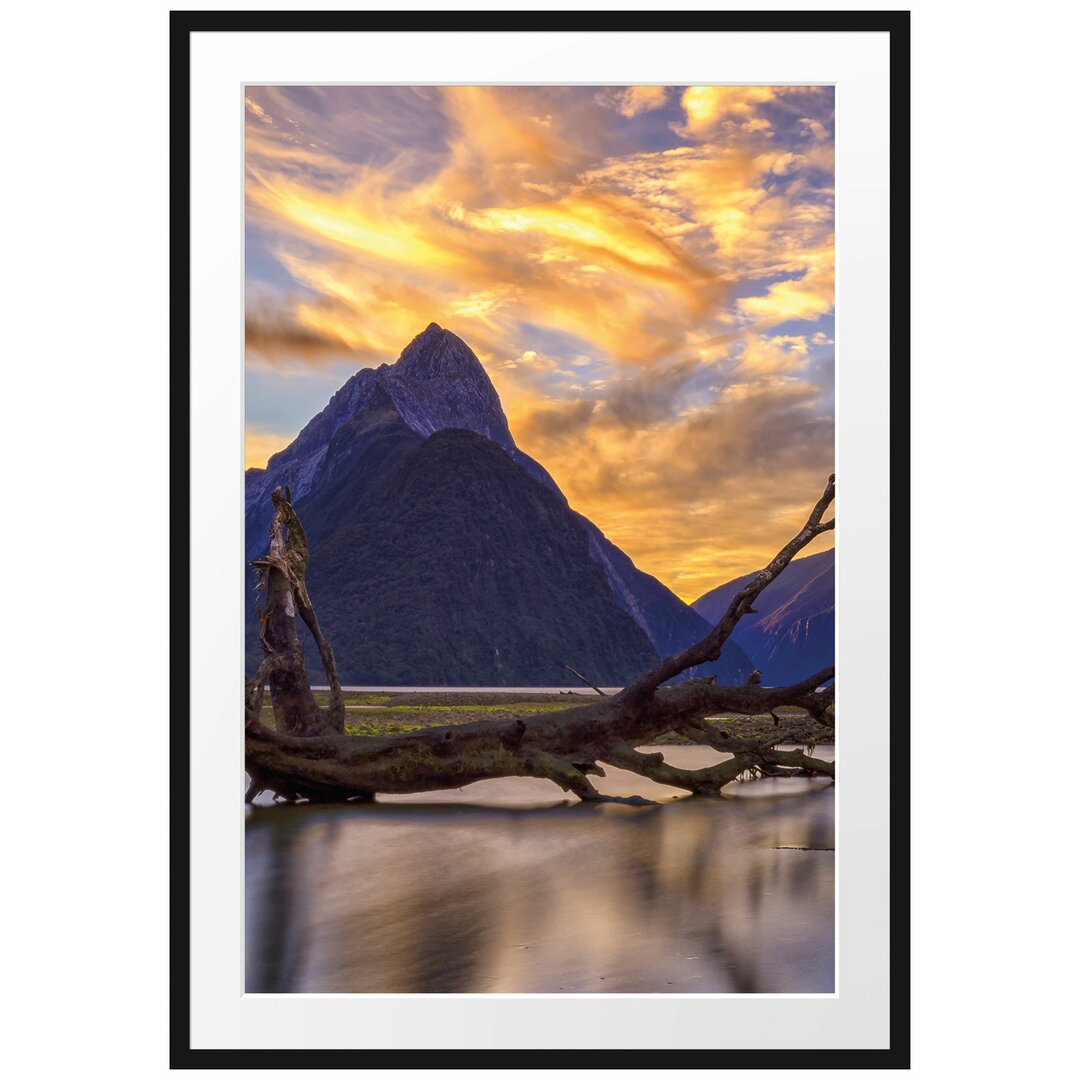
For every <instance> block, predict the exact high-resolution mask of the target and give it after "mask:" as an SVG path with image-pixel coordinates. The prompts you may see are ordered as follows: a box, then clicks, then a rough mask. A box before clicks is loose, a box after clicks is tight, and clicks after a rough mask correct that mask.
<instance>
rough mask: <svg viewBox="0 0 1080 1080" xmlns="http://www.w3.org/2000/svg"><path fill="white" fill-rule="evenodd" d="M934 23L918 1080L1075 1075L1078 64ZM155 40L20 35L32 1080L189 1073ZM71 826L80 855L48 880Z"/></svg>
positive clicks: (21, 984) (1021, 32)
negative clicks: (170, 1021) (173, 947)
mask: <svg viewBox="0 0 1080 1080" xmlns="http://www.w3.org/2000/svg"><path fill="white" fill-rule="evenodd" d="M176 6H179V7H188V6H191V7H197V8H208V7H219V6H220V7H229V8H232V7H237V6H244V5H238V4H235V3H225V4H213V3H196V4H191V5H187V4H177V5H176ZM251 6H252V7H255V8H263V9H265V8H277V7H282V8H289V7H293V6H295V5H293V4H272V3H265V4H258V5H251ZM319 6H320V7H324V8H331V7H338V6H349V7H355V6H356V5H355V4H353V5H339V4H334V3H328V2H323V3H320V5H319ZM373 6H376V7H379V8H392V7H405V6H408V5H404V4H400V3H391V2H385V3H379V4H376V5H373ZM424 6H426V7H432V8H434V7H446V8H450V9H453V8H456V7H459V6H466V5H462V4H454V3H446V4H427V5H424ZM467 6H470V7H474V8H490V9H492V10H499V9H505V8H507V7H511V6H519V5H512V4H509V3H505V2H503V3H493V4H479V3H473V4H471V5H467ZM520 6H522V7H525V6H527V7H531V8H537V9H539V8H547V7H550V8H553V9H558V8H563V7H566V6H568V5H560V4H544V3H538V2H534V3H530V4H527V5H520ZM588 6H590V7H594V8H601V7H607V6H610V7H611V8H612V9H613V10H616V11H617V10H625V9H628V8H641V9H643V10H647V9H649V8H653V7H656V6H658V5H656V4H655V2H653V3H649V2H646V3H632V2H630V0H622V2H619V3H616V4H612V5H605V4H602V3H599V2H594V3H591V4H589V5H588ZM677 6H678V7H680V8H696V7H703V8H710V9H713V8H716V7H719V6H723V7H733V8H743V7H758V6H762V7H768V6H769V5H756V4H733V5H716V4H695V3H691V2H689V0H684V2H682V3H680V4H679V5H677ZM777 6H779V7H783V8H804V7H805V8H809V9H820V8H834V7H835V8H845V7H850V6H853V5H850V4H843V3H840V4H829V3H821V2H818V3H810V4H799V3H794V2H791V0H785V3H783V4H781V5H777ZM860 6H862V7H892V6H894V5H892V4H887V3H886V4H863V5H860ZM912 7H913V8H914V22H913V31H914V39H913V49H914V62H913V79H914V111H913V131H914V149H913V171H914V203H913V212H914V225H915V240H914V255H915V271H914V305H913V309H914V320H913V329H914V355H913V365H912V367H913V388H914V395H915V400H914V410H913V438H914V454H913V492H914V499H915V503H914V520H913V539H914V562H913V573H914V580H915V592H914V613H915V633H914V656H913V660H914V668H915V672H916V675H915V681H914V695H915V715H914V738H915V744H916V746H917V747H920V748H922V749H923V752H924V755H925V754H926V752H927V748H928V747H929V746H930V745H934V746H937V747H941V746H943V745H944V744H945V743H946V742H947V741H951V740H955V745H957V746H958V747H961V748H962V752H960V751H958V752H957V754H956V756H955V757H950V758H944V757H941V756H939V757H938V758H937V760H936V761H934V762H931V761H930V760H929V758H928V757H925V756H924V757H923V758H922V762H923V763H922V764H916V765H915V767H914V770H913V771H914V774H915V780H914V786H913V796H914V801H915V813H914V821H913V828H914V833H913V840H914V852H915V878H914V896H913V902H914V936H915V948H914V977H915V998H914V1011H913V1019H914V1069H913V1071H914V1073H915V1074H916V1076H918V1077H920V1078H923V1077H938V1076H941V1077H947V1076H953V1075H998V1074H1012V1073H1015V1072H1016V1071H1018V1070H1021V1069H1022V1070H1024V1071H1027V1072H1035V1071H1041V1072H1043V1073H1046V1074H1048V1075H1058V1074H1059V1073H1061V1072H1062V1066H1061V1064H1060V1062H1061V1061H1062V1060H1063V1059H1064V1060H1068V1058H1069V1057H1071V1056H1072V1050H1071V1047H1070V1046H1069V1045H1068V1040H1069V1036H1070V1034H1071V1025H1070V1024H1069V1023H1068V1021H1069V1020H1071V1010H1070V1015H1067V1013H1066V1009H1067V1005H1068V1003H1069V1001H1070V997H1071V995H1072V993H1073V983H1074V979H1073V968H1074V964H1075V959H1076V950H1075V945H1073V944H1071V943H1072V941H1073V940H1074V934H1073V925H1074V923H1075V914H1074V910H1073V908H1074V906H1075V896H1071V897H1070V896H1069V894H1068V890H1067V887H1066V884H1065V877H1064V874H1065V871H1066V870H1067V869H1068V868H1069V867H1070V866H1071V864H1072V863H1073V861H1074V842H1075V836H1074V833H1075V828H1076V826H1075V819H1076V813H1075V799H1073V798H1072V797H1071V795H1070V790H1069V789H1070V777H1069V775H1068V768H1069V765H1070V760H1069V756H1068V753H1067V750H1062V749H1058V746H1059V745H1061V746H1066V747H1067V743H1066V742H1065V739H1066V738H1067V735H1068V733H1069V729H1070V727H1071V720H1072V716H1071V711H1070V705H1071V701H1070V696H1069V695H1062V694H1061V693H1060V692H1058V691H1057V687H1058V686H1059V685H1061V684H1063V683H1064V682H1065V679H1066V678H1067V677H1068V675H1069V674H1070V673H1071V665H1070V664H1069V661H1070V659H1071V656H1070V655H1068V654H1070V653H1071V651H1072V650H1071V648H1070V646H1071V645H1072V642H1073V639H1075V630H1074V626H1073V623H1074V616H1073V612H1074V610H1075V607H1076V603H1075V601H1076V596H1075V584H1074V581H1075V574H1074V573H1073V571H1072V569H1071V544H1070V541H1071V535H1070V533H1069V531H1068V525H1070V524H1071V517H1072V515H1071V514H1069V513H1068V511H1069V510H1070V509H1071V507H1070V503H1071V501H1072V500H1071V499H1070V497H1069V492H1070V484H1069V481H1070V480H1071V479H1072V477H1071V475H1070V474H1071V472H1072V469H1071V468H1070V466H1071V464H1072V462H1073V461H1074V460H1075V457H1076V452H1075V440H1074V428H1075V426H1076V425H1075V422H1074V421H1073V417H1072V415H1071V414H1072V411H1073V401H1074V399H1075V395H1076V376H1075V357H1076V351H1077V350H1076V344H1075V341H1074V337H1075V331H1074V329H1073V325H1072V324H1073V319H1072V312H1073V309H1074V306H1075V301H1074V297H1075V293H1076V277H1077V275H1076V272H1075V268H1074V265H1073V261H1074V258H1075V252H1076V251H1077V239H1078V237H1077V232H1078V227H1077V215H1076V211H1075V208H1074V207H1073V205H1072V204H1073V201H1074V198H1075V196H1074V195H1073V189H1074V187H1075V184H1074V181H1073V176H1074V172H1073V168H1072V165H1073V159H1074V158H1075V149H1074V144H1075V139H1074V136H1073V129H1074V121H1073V115H1072V114H1073V96H1074V93H1073V89H1072V86H1071V83H1070V81H1069V80H1070V76H1071V73H1072V70H1073V67H1074V60H1073V52H1074V47H1073V43H1074V41H1075V38H1074V37H1073V35H1072V34H1070V33H1069V30H1070V29H1072V28H1071V27H1069V26H1067V25H1066V21H1065V20H1066V16H1065V15H1064V14H1063V11H1064V10H1065V9H1063V8H1062V6H1061V5H1057V4H1054V5H1051V4H1049V3H1044V2H1028V3H1026V4H1024V5H1023V7H1022V8H1020V7H1018V6H1017V5H1013V4H1009V5H1005V4H981V5H975V4H962V3H959V2H948V0H935V2H933V3H930V2H921V3H914V4H912ZM167 33H168V17H167V7H166V6H165V5H162V4H160V3H158V2H157V0H152V2H147V0H141V2H134V0H131V2H126V3H121V2H118V0H100V2H99V3H97V4H75V3H61V2H56V3H53V4H51V5H48V6H45V5H42V6H39V7H31V6H29V5H23V6H19V7H17V8H14V9H12V10H11V11H8V12H6V13H5V26H4V33H3V35H0V78H2V79H3V82H4V90H5V93H4V96H3V101H4V104H5V109H4V124H3V129H2V135H0V138H2V145H3V147H4V152H3V161H4V164H3V168H2V169H0V186H2V195H3V198H2V202H0V208H2V213H3V227H2V231H0V237H2V240H0V275H2V276H3V283H2V286H0V303H2V305H3V311H4V318H3V331H4V333H3V338H2V356H3V358H4V361H5V362H4V364H3V369H2V370H3V374H2V382H0V440H2V452H3V456H2V460H4V462H5V463H6V465H7V470H6V473H5V475H4V477H3V490H4V508H5V511H6V517H7V521H5V522H4V528H3V530H2V535H3V540H0V546H2V556H0V557H2V559H3V561H2V563H0V566H2V567H3V568H4V570H5V577H4V583H3V584H4V590H5V593H6V598H7V602H8V619H7V620H6V637H7V639H8V641H9V642H10V644H9V646H8V647H9V648H10V647H12V646H14V648H15V649H16V650H17V652H18V659H17V662H15V663H14V664H5V670H6V672H7V678H8V679H10V680H13V682H14V684H15V686H14V690H13V691H12V690H10V689H8V690H7V692H6V693H5V695H4V697H3V704H4V708H3V710H2V712H0V723H2V724H3V730H4V732H5V736H6V737H7V739H8V744H7V745H6V746H5V747H4V761H5V770H4V772H5V783H4V785H3V788H2V789H0V794H2V796H3V797H4V798H5V802H6V808H7V811H8V813H7V822H6V825H7V827H6V829H5V831H4V840H5V847H6V855H7V858H6V860H5V871H6V873H5V881H6V889H5V899H6V900H7V905H6V906H7V908H8V911H7V914H6V918H5V925H6V927H7V928H8V930H9V939H8V942H7V945H6V949H5V955H4V969H5V976H6V977H5V978H4V979H3V981H2V987H3V989H2V993H3V994H4V996H5V998H6V999H8V1000H7V1002H6V1004H5V1019H6V1020H7V1023H6V1025H5V1027H6V1028H7V1031H8V1037H7V1041H6V1046H5V1051H6V1053H5V1057H6V1058H7V1059H9V1060H11V1061H13V1063H14V1066H15V1074H16V1075H20V1076H57V1075H66V1074H77V1073H84V1072H90V1071H94V1072H96V1071H97V1070H98V1069H102V1070H104V1069H108V1070H109V1071H110V1072H111V1073H112V1074H113V1075H114V1076H116V1077H117V1078H126V1077H139V1078H142V1077H153V1076H158V1075H161V1074H163V1073H164V1072H165V1071H166V1068H167V1050H166V1043H167V1038H166V1037H167V1012H166V999H167V969H166V959H167V951H166V946H167V942H166V926H167V922H166V920H167V913H168V892H167V880H166V869H167V832H166V829H167V815H168V813H169V809H170V804H169V797H170V793H169V791H168V788H167V741H166V739H167V730H166V720H167V664H168V627H167V613H168V609H167V555H168V552H167V488H166V477H167V471H166V470H167V438H168V411H167V410H168V400H167V385H166V366H165V364H166V357H167V351H168V341H167V325H168V310H167V304H168V233H167V211H168V173H167V152H168V142H167V139H168V131H167V119H168V112H167V107H168V88H167V77H168V57H167ZM1071 486H1075V482H1074V483H1073V485H1071ZM83 603H85V604H86V605H87V607H86V608H77V607H76V605H77V604H83ZM91 608H92V611H93V614H92V616H90V617H84V616H81V615H79V614H78V611H80V610H90V609H91ZM1013 626H1017V627H1019V632H1014V631H1013V629H1012V628H1013ZM121 661H122V662H121ZM121 681H122V687H121V688H119V689H118V687H119V686H121ZM113 728H115V729H117V730H119V731H120V732H122V734H123V741H122V742H120V741H116V740H112V739H109V738H108V737H107V734H106V733H107V732H108V730H110V729H113ZM1059 731H1060V733H1061V740H1060V743H1059V742H1058V741H1057V740H1050V739H1048V738H1047V734H1048V733H1050V734H1056V733H1057V732H1059ZM54 743H55V746H56V749H53V745H54ZM1044 747H1045V749H1044ZM1058 761H1060V762H1061V765H1060V767H1059V766H1058V765H1057V762H1058ZM949 768H954V769H955V775H954V776H953V777H951V778H950V777H949V776H948V774H947V770H948V769H949ZM177 809H178V811H181V812H182V811H183V809H184V808H183V806H178V807H177ZM76 826H78V827H82V828H84V829H85V834H84V842H82V843H80V844H79V845H78V846H77V847H76V848H74V849H70V848H68V849H64V850H57V848H56V847H55V846H54V844H55V842H54V835H55V836H60V837H64V838H68V837H70V836H71V835H72V830H73V828H75V827H76ZM313 1075H317V1074H313ZM552 1075H555V1074H552ZM672 1075H681V1074H675V1073H673V1074H672ZM748 1075H749V1074H748ZM753 1075H754V1076H764V1075H768V1074H765V1073H754V1074H753ZM846 1075H848V1076H850V1075H852V1074H851V1073H847V1074H846Z"/></svg>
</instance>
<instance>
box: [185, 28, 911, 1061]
mask: <svg viewBox="0 0 1080 1080" xmlns="http://www.w3.org/2000/svg"><path fill="white" fill-rule="evenodd" d="M615 23H617V26H618V29H619V30H620V31H621V32H640V33H649V32H657V31H663V30H674V31H689V32H692V31H702V32H704V31H739V32H758V33H771V32H777V33H779V32H841V33H860V32H864V33H865V32H875V33H885V34H888V36H889V43H890V44H889V49H890V61H891V63H890V110H891V142H890V148H889V149H890V159H889V160H890V165H889V169H890V173H889V175H890V193H891V194H890V230H891V249H890V250H891V257H890V281H891V285H890V290H891V294H890V309H891V334H890V350H891V367H890V412H891V419H892V426H891V443H890V449H891V478H890V479H891V492H892V496H891V499H892V502H891V545H892V561H891V577H890V597H891V607H892V636H891V641H892V645H891V672H892V689H891V696H890V707H891V717H892V727H891V736H890V738H891V744H890V749H891V760H892V762H893V765H892V777H891V780H892V784H891V789H890V792H891V793H890V819H891V832H890V851H891V855H890V898H891V926H890V1045H889V1047H888V1048H887V1049H856V1048H852V1049H829V1050H823V1049H771V1048H755V1047H746V1048H740V1049H725V1050H724V1051H723V1053H722V1060H719V1061H718V1060H717V1058H716V1057H712V1056H710V1057H706V1056H703V1052H702V1051H700V1050H690V1049H687V1050H683V1051H679V1050H648V1049H645V1050H641V1049H634V1050H629V1049H627V1050H618V1049H615V1050H612V1049H595V1050H580V1049H574V1050H569V1049H568V1050H551V1049H541V1050H525V1049H522V1050H493V1049H482V1050H432V1049H401V1050H394V1051H386V1050H380V1051H376V1052H375V1053H376V1055H377V1061H378V1067H379V1068H393V1069H398V1068H425V1069H446V1068H453V1069H460V1068H469V1069H501V1070H510V1069H522V1068H529V1069H535V1068H574V1069H582V1068H610V1069H646V1068H662V1069H672V1068H702V1067H708V1068H719V1069H851V1068H859V1069H907V1068H910V1042H911V1037H910V1034H911V1006H910V993H911V983H910V960H911V942H910V912H911V904H910V881H911V876H910V786H909V785H910V780H909V778H908V776H907V774H906V772H905V771H904V770H903V769H902V768H901V767H900V766H899V765H898V764H897V763H898V762H902V761H903V760H904V759H905V758H906V756H907V753H908V748H909V742H910V691H909V683H910V655H909V641H910V569H909V555H910V540H909V530H910V510H909V495H910V465H909V460H910V435H909V421H910V388H909V370H910V365H909V356H910V254H909V247H910V149H909V147H910V12H908V11H817V12H814V11H788V12H783V11H729V12H718V11H717V12H702V11H697V12H685V11H682V12H680V11H664V12H660V11H651V12H642V11H634V12H621V13H613V12H610V11H576V12H571V11H558V12H555V11H546V12H537V11H534V12H477V11H471V12H447V11H424V12H404V11H390V12H355V11H173V12H171V13H170V131H171V136H170V146H171V165H170V171H171V191H170V215H171V218H170V242H171V255H170V267H171V284H170V315H171V331H170V384H169V385H170V395H171V403H170V418H171V436H170V458H171V460H170V485H171V552H172V554H171V566H170V604H171V613H172V614H171V625H172V645H171V665H170V687H171V690H170V711H171V728H170V779H171V784H172V788H173V790H175V791H186V790H187V789H188V786H189V782H190V776H191V760H190V711H189V710H190V694H189V679H190V677H191V670H190V652H189V633H190V629H191V625H190V614H189V610H190V587H189V585H190V581H189V564H188V559H189V552H190V546H189V538H190V527H191V520H190V508H189V495H190V453H191V439H190V428H189V425H190V417H191V406H190V388H189V376H190V345H191V340H190V330H189V320H190V314H191V297H190V292H189V280H190V270H191V259H190V224H191V219H190V206H189V199H190V190H191V189H190V175H189V168H190V136H191V132H190V93H191V71H190V55H191V54H190V38H191V35H192V34H193V33H206V32H209V33H223V34H227V33H230V32H233V31H245V30H246V31H251V30H258V31H260V32H277V31H287V32H293V33H295V32H310V31H322V32H326V31H342V32H345V31H368V32H371V31H396V32H409V31H416V30H424V31H441V30H446V31H449V30H454V31H470V32H478V33H483V32H487V31H570V30H574V31H582V30H584V31H604V30H608V29H611V28H612V27H613V24H615ZM183 805H184V803H183V802H182V801H181V802H179V803H178V804H177V805H176V808H175V809H174V812H173V814H172V819H171V825H170V844H171V851H170V873H171V909H170V968H171V974H170V985H171V993H170V1062H171V1067H172V1068H175V1069H206V1068H215V1069H222V1068H224V1069H230V1068H244V1069H292V1068H308V1069H312V1068H316V1069H349V1068H371V1067H372V1056H371V1055H372V1051H371V1050H365V1049H362V1048H357V1049H351V1050H342V1049H293V1050H278V1049H273V1050H271V1049H251V1048H244V1049H239V1048H237V1049H195V1048H192V1047H191V1042H190V1018H191V1007H190V994H191V979H190V970H189V963H190V950H191V935H190V910H191V905H190V885H191V872H190V857H191V852H190V841H191V830H190V821H189V818H188V815H187V813H186V812H185V811H184V810H183V809H182V807H183Z"/></svg>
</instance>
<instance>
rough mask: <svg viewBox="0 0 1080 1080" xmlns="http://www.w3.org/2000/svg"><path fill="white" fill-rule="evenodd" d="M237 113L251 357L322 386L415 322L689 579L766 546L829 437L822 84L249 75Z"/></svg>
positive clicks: (806, 485)
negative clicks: (456, 351)
mask: <svg viewBox="0 0 1080 1080" xmlns="http://www.w3.org/2000/svg"><path fill="white" fill-rule="evenodd" d="M247 116H248V137H247V203H248V230H249V258H248V267H249V296H250V298H251V299H250V300H249V305H248V337H247V346H248V355H249V363H250V364H252V365H254V366H256V367H257V368H259V369H260V370H263V371H275V370H280V371H283V372H284V371H285V370H288V372H289V375H288V377H289V378H290V379H292V380H295V378H296V372H297V371H298V370H299V371H302V370H304V368H305V367H307V368H309V369H310V370H311V372H312V376H313V377H318V378H320V379H321V378H324V377H325V372H326V371H327V370H328V369H330V368H332V366H333V365H335V364H341V363H342V362H344V361H347V362H348V363H350V364H352V365H354V366H356V365H363V364H373V363H381V362H384V361H386V360H392V359H393V358H394V357H395V356H396V355H397V354H398V352H399V351H400V350H401V348H402V346H403V345H404V344H405V343H407V342H408V341H409V340H410V339H411V338H412V336H414V335H415V334H416V333H417V332H418V331H419V330H420V329H422V328H423V327H424V326H425V325H427V323H428V322H430V321H432V320H435V321H438V322H440V323H442V324H443V325H446V326H449V327H450V328H451V329H453V330H455V331H456V332H457V333H459V334H460V335H461V336H462V337H463V338H465V339H466V340H467V341H468V342H469V343H470V344H471V345H472V346H473V348H474V349H475V350H476V352H477V354H478V355H479V356H480V358H481V360H482V361H483V362H484V363H485V365H486V366H487V368H488V371H489V373H490V374H491V376H492V379H493V380H494V381H495V383H496V387H497V389H498V390H499V392H500V394H501V396H502V397H503V401H504V406H505V408H506V411H507V414H508V416H509V418H510V420H511V424H512V427H513V429H514V431H515V435H516V436H517V438H518V441H519V442H520V443H521V445H522V446H523V448H524V449H526V450H527V451H529V452H530V453H533V454H534V456H536V457H538V458H539V459H540V460H541V461H543V463H544V464H545V466H547V467H548V468H549V470H550V471H551V472H552V474H553V475H554V476H555V477H556V479H557V480H558V481H559V483H560V484H561V485H562V486H563V488H564V490H565V491H566V492H567V494H568V496H569V497H570V498H571V501H572V502H573V503H574V505H575V506H576V507H577V508H579V509H581V510H582V511H583V512H584V513H586V514H587V515H589V516H590V517H592V518H593V519H594V520H596V521H597V523H598V524H599V525H600V526H601V527H602V528H604V529H605V530H606V531H608V532H609V534H611V535H612V538H613V539H615V540H616V542H618V543H620V544H621V545H622V546H624V547H625V548H626V550H627V551H628V552H629V553H630V554H631V555H632V556H633V557H634V558H635V560H636V561H638V562H639V564H640V565H642V566H643V567H644V568H645V569H648V570H650V571H651V572H653V573H656V574H658V576H660V577H661V578H662V579H664V580H665V581H667V582H668V583H669V584H672V585H673V586H674V587H676V588H677V589H678V590H679V591H680V592H682V593H683V594H684V595H690V594H691V593H693V594H694V595H696V593H695V592H694V590H695V589H697V586H698V584H701V586H702V587H701V588H700V589H697V591H698V592H700V591H704V588H707V587H708V586H709V585H710V584H715V580H709V578H710V575H712V576H713V578H714V579H716V578H717V576H718V575H723V574H725V573H727V571H728V569H730V570H731V571H732V572H733V573H735V572H743V571H744V570H746V569H748V568H750V567H751V566H753V565H754V564H755V562H759V561H761V560H762V558H763V557H767V554H770V553H771V552H769V548H770V545H772V546H775V544H774V541H776V542H779V541H780V540H782V539H783V531H784V529H785V528H786V527H787V524H788V520H787V519H788V518H790V517H791V514H792V513H794V512H795V511H794V510H792V509H791V508H793V507H800V508H801V507H802V506H803V504H804V503H805V502H806V501H807V499H808V498H811V497H812V496H813V495H814V493H815V492H816V490H817V488H818V486H819V481H820V479H821V477H820V476H818V475H817V474H818V473H819V472H820V473H821V474H822V476H823V475H824V472H827V471H828V468H829V467H830V462H831V455H832V421H831V411H830V410H831V405H830V402H831V392H830V391H831V387H830V386H828V385H827V383H826V381H825V375H824V372H825V371H826V366H827V364H828V362H829V361H831V355H832V353H831V348H832V319H831V312H832V303H833V246H832V182H833V181H832V172H833V161H832V149H833V147H832V136H831V131H832V94H831V91H830V90H828V89H822V88H806V87H801V88H800V87H672V88H666V87H613V88H604V89H603V90H600V91H597V90H596V89H595V88H585V87H581V88H574V87H443V88H439V87H418V88H409V87H249V88H248V94H247ZM334 370H336V369H334ZM282 378H285V376H284V375H283V376H282ZM253 407H255V408H256V409H257V403H255V405H254V406H253ZM307 418H308V417H307V416H297V418H296V425H295V426H296V428H297V429H298V428H299V427H300V426H301V425H302V423H303V422H304V421H305V420H306V419H307ZM251 419H252V421H253V422H255V423H258V422H259V417H258V416H257V415H254V416H252V417H251ZM280 430H281V429H280V425H278V426H277V427H276V428H275V431H280ZM284 434H285V433H284V432H282V435H283V436H284ZM261 445H266V446H268V445H269V443H265V444H261ZM276 448H277V447H275V449H276ZM765 503H767V504H768V506H769V507H771V509H768V510H763V506H764V505H765ZM785 508H787V509H785ZM755 515H761V516H759V520H758V521H756V522H755V521H754V520H753V519H754V518H755ZM796 516H797V513H796ZM659 520H663V521H665V522H666V526H665V528H664V529H663V530H659V529H658V528H657V522H658V521H659ZM661 534H662V535H661ZM708 552H711V553H712V554H711V555H709V554H707V553H708Z"/></svg>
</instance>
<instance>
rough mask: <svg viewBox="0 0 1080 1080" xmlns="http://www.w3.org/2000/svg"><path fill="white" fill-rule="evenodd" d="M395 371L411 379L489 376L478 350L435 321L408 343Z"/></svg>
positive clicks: (395, 366)
mask: <svg viewBox="0 0 1080 1080" xmlns="http://www.w3.org/2000/svg"><path fill="white" fill-rule="evenodd" d="M394 373H395V374H397V375H401V376H404V377H406V378H409V379H457V378H462V377H469V376H472V377H475V376H477V375H481V376H483V378H484V379H485V380H486V378H487V376H486V374H485V373H484V368H483V365H482V364H481V363H480V361H479V360H478V359H477V358H476V353H474V352H473V351H472V349H470V348H469V346H468V345H466V344H465V342H464V341H462V340H461V338H459V337H458V336H457V334H454V333H452V332H451V331H449V330H444V329H443V328H442V327H441V326H440V325H439V324H438V323H434V322H433V323H429V324H428V326H427V328H426V329H425V330H424V331H423V332H422V333H419V334H417V335H416V337H414V338H413V339H412V341H410V342H409V344H408V345H406V346H405V348H404V350H403V351H402V353H401V356H399V357H398V360H397V363H396V364H394Z"/></svg>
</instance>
